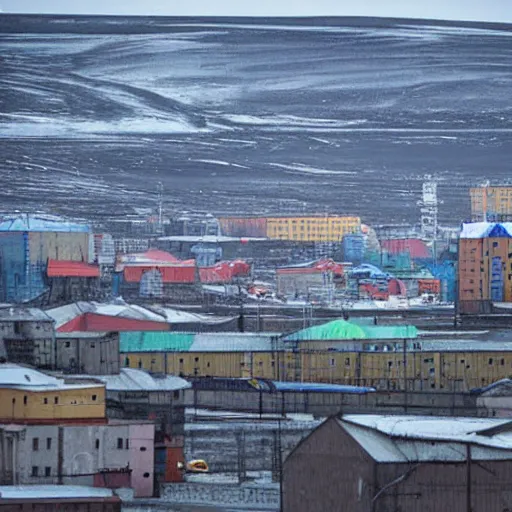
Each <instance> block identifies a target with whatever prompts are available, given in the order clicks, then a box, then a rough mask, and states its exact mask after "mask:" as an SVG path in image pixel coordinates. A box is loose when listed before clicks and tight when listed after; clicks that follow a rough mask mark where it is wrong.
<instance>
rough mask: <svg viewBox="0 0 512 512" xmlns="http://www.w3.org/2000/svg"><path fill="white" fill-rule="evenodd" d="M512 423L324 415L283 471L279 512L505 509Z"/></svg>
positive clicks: (511, 500) (510, 500)
mask: <svg viewBox="0 0 512 512" xmlns="http://www.w3.org/2000/svg"><path fill="white" fill-rule="evenodd" d="M511 478H512V422H510V421H508V420H493V419H476V418H474V419H470V418H438V417H421V416H376V415H368V416H367V415H359V416H356V415H353V416H343V417H341V418H340V417H331V418H330V419H328V420H327V421H325V422H324V423H323V424H322V425H320V426H319V427H318V428H317V429H316V430H314V431H313V432H312V433H311V434H310V435H309V436H308V437H307V438H305V439H304V440H303V441H302V442H301V443H299V445H298V446H297V447H296V448H295V449H294V450H293V451H292V453H291V454H290V455H289V456H288V458H287V459H286V461H285V463H284V468H283V484H282V485H283V490H282V494H283V510H284V511H285V512H301V511H304V512H310V511H311V510H340V504H343V510H350V511H351V512H369V511H371V512H389V511H391V510H393V511H396V510H402V511H407V512H414V511H418V512H419V511H421V512H424V511H426V510H432V511H434V510H435V511H436V512H443V511H447V512H448V511H449V512H466V511H469V510H474V511H477V510H478V511H480V510H482V511H483V510H489V511H491V510H492V511H500V512H502V511H506V510H510V509H511V508H512V495H511V493H510V490H509V489H510V480H511Z"/></svg>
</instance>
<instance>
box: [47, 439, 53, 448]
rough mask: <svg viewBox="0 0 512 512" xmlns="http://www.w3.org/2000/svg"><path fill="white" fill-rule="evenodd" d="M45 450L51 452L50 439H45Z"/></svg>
mask: <svg viewBox="0 0 512 512" xmlns="http://www.w3.org/2000/svg"><path fill="white" fill-rule="evenodd" d="M46 449H47V450H51V449H52V438H51V437H47V438H46Z"/></svg>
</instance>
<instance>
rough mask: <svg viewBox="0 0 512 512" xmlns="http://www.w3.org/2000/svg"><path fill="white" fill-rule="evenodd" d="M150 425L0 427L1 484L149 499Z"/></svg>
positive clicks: (113, 422)
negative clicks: (90, 489)
mask: <svg viewBox="0 0 512 512" xmlns="http://www.w3.org/2000/svg"><path fill="white" fill-rule="evenodd" d="M154 429H155V427H154V424H153V423H152V422H150V421H147V422H143V421H141V420H136V421H130V420H111V421H109V423H108V424H103V425H12V424H8V425H7V424H4V425H0V475H2V477H3V484H5V485H37V484H64V485H91V486H92V485H94V486H96V487H112V488H115V487H123V488H127V487H131V488H133V490H134V495H135V496H136V497H149V496H152V495H153V480H154V431H155V430H154Z"/></svg>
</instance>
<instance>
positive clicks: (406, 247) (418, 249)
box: [381, 238, 431, 258]
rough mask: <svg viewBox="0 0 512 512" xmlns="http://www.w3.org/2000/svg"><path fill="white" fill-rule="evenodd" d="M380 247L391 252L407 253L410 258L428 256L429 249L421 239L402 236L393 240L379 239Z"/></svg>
mask: <svg viewBox="0 0 512 512" xmlns="http://www.w3.org/2000/svg"><path fill="white" fill-rule="evenodd" d="M381 247H382V249H384V250H385V251H388V252H389V253H391V254H400V253H404V252H406V253H409V254H410V255H411V258H430V257H431V253H430V249H429V248H428V247H427V244H425V242H424V241H423V240H419V239H416V238H402V239H394V240H381Z"/></svg>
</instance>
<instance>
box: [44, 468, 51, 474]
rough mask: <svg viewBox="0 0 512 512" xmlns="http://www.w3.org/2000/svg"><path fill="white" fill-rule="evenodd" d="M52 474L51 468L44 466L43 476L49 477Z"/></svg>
mask: <svg viewBox="0 0 512 512" xmlns="http://www.w3.org/2000/svg"><path fill="white" fill-rule="evenodd" d="M51 474H52V468H51V467H50V466H46V467H45V468H44V476H50V475H51Z"/></svg>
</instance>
